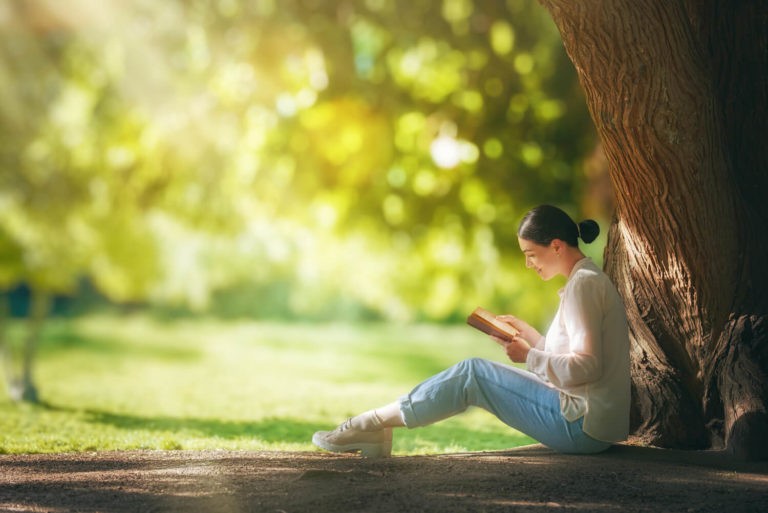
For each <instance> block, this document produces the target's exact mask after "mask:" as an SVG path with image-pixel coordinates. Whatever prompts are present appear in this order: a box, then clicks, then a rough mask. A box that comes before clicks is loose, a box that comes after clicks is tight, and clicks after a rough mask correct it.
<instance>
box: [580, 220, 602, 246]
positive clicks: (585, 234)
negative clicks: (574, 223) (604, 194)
mask: <svg viewBox="0 0 768 513" xmlns="http://www.w3.org/2000/svg"><path fill="white" fill-rule="evenodd" d="M599 234H600V225H598V224H597V222H596V221H594V220H592V219H585V220H584V221H582V222H580V223H579V237H581V240H583V241H584V242H586V243H587V244H589V243H590V242H592V241H593V240H595V239H596V238H597V236H598V235H599Z"/></svg>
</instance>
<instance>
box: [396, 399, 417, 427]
mask: <svg viewBox="0 0 768 513" xmlns="http://www.w3.org/2000/svg"><path fill="white" fill-rule="evenodd" d="M399 401H400V417H402V419H403V423H404V424H405V427H407V428H408V429H411V428H415V427H418V426H419V421H418V419H416V413H415V412H414V411H413V406H412V405H411V398H410V397H409V396H408V395H404V396H402V397H401V398H400V399H399Z"/></svg>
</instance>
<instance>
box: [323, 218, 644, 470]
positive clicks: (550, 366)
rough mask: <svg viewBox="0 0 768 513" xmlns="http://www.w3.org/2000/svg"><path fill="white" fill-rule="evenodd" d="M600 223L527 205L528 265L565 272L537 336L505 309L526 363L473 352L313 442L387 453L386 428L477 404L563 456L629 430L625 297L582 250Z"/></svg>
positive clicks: (509, 345)
mask: <svg viewBox="0 0 768 513" xmlns="http://www.w3.org/2000/svg"><path fill="white" fill-rule="evenodd" d="M599 230H600V228H599V227H598V225H597V223H596V222H595V221H593V220H586V221H582V222H581V223H579V224H578V225H577V224H576V223H575V222H574V221H573V220H572V219H571V218H570V217H569V216H568V214H566V213H565V212H563V211H562V210H560V209H559V208H557V207H553V206H550V205H543V206H539V207H536V208H534V209H533V210H531V211H530V212H528V213H527V214H526V215H525V217H524V218H523V220H522V222H521V223H520V227H519V229H518V232H517V236H518V242H519V244H520V249H521V250H522V251H523V254H524V255H525V264H526V267H528V268H532V269H534V270H535V271H536V272H537V273H538V274H539V276H540V277H541V278H542V279H543V280H549V279H551V278H553V277H554V276H557V275H561V276H564V277H565V278H567V282H566V284H565V287H564V288H563V289H561V291H560V306H559V308H558V310H557V313H556V314H555V317H554V320H553V321H552V324H551V326H550V328H549V330H548V331H547V334H546V336H542V335H541V334H540V333H539V332H538V331H536V329H535V328H533V327H531V326H530V325H529V324H528V323H526V322H524V321H523V320H521V319H518V318H516V317H514V316H512V315H501V316H499V317H497V319H499V320H501V321H504V322H506V323H508V324H510V325H512V326H513V327H514V328H516V329H517V330H518V331H519V334H518V335H517V336H514V337H511V338H508V339H501V338H496V337H492V338H494V340H496V342H498V343H499V344H501V345H502V346H503V347H504V349H505V351H506V354H507V356H508V357H509V358H510V360H512V361H513V362H518V363H523V362H524V363H525V364H526V367H527V370H522V369H519V368H517V367H514V366H511V365H504V364H500V363H496V362H493V361H489V360H484V359H479V358H473V359H469V360H465V361H463V362H460V363H458V364H457V365H455V366H453V367H451V368H449V369H447V370H445V371H443V372H441V373H439V374H437V375H435V376H433V377H431V378H429V379H427V380H426V381H424V382H423V383H421V384H420V385H418V386H416V388H414V389H413V390H412V391H411V392H410V393H409V394H407V395H404V396H403V397H401V398H400V399H399V400H398V401H396V402H394V403H391V404H388V405H386V406H383V407H381V408H376V409H374V410H370V411H367V412H365V413H362V414H360V415H357V416H356V417H352V418H351V419H348V420H347V421H346V422H344V423H343V424H341V425H340V426H339V427H337V428H336V429H334V430H333V431H319V432H317V433H315V435H314V436H313V437H312V441H313V442H314V444H315V445H317V446H319V447H321V448H323V449H325V450H328V451H333V452H353V451H360V452H361V453H362V455H363V456H368V457H380V456H388V455H389V454H390V452H391V448H392V428H395V427H401V426H407V427H408V428H415V427H420V426H426V425H428V424H432V423H434V422H437V421H440V420H443V419H445V418H448V417H451V416H453V415H457V414H459V413H461V412H463V411H464V410H466V409H467V408H468V407H469V406H479V407H481V408H483V409H485V410H487V411H489V412H491V413H492V414H494V415H495V416H496V417H498V418H499V419H500V420H501V421H502V422H504V423H505V424H507V425H508V426H510V427H512V428H514V429H517V430H518V431H521V432H523V433H525V434H527V435H528V436H530V437H532V438H534V439H536V440H538V441H539V442H541V443H543V444H544V445H546V446H548V447H550V448H552V449H554V450H556V451H559V452H563V453H584V454H588V453H597V452H600V451H604V450H605V449H607V448H608V447H610V445H611V443H612V442H618V441H621V440H624V439H626V437H627V435H628V431H629V401H630V377H629V335H628V330H627V321H626V314H625V311H624V306H623V304H622V301H621V298H620V296H619V294H618V292H617V291H616V288H615V286H614V285H613V283H611V281H610V279H609V278H608V276H606V275H605V274H604V273H603V272H602V271H601V270H600V268H598V267H597V266H596V265H595V264H594V263H593V262H592V260H591V259H590V258H588V257H585V256H584V254H583V253H582V252H581V250H580V249H579V245H578V239H579V238H581V239H582V240H583V241H584V242H586V243H590V242H592V241H593V240H595V238H596V237H597V235H598V233H599Z"/></svg>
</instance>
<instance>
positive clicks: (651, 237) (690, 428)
mask: <svg viewBox="0 0 768 513" xmlns="http://www.w3.org/2000/svg"><path fill="white" fill-rule="evenodd" d="M541 3H542V4H543V5H544V6H545V7H546V8H547V9H549V11H550V13H551V14H552V16H553V19H554V20H555V23H556V24H557V26H558V28H559V30H560V33H561V35H562V37H563V41H564V44H565V48H566V51H567V52H568V54H569V56H570V58H571V60H572V61H573V63H574V65H575V67H576V71H577V73H578V76H579V80H580V82H581V84H582V87H583V89H584V91H585V94H586V98H587V103H588V106H589V109H590V113H591V115H592V118H593V120H594V122H595V125H596V127H597V131H598V134H599V137H600V139H601V142H602V144H603V147H604V149H605V153H606V157H607V160H608V164H609V171H610V176H611V181H612V184H613V188H614V193H615V196H616V197H615V204H616V212H615V218H614V221H613V224H612V226H611V229H610V232H609V244H608V247H607V248H606V259H605V260H606V270H607V272H608V273H609V274H610V275H611V277H612V278H613V279H614V281H615V282H616V284H617V286H618V287H619V291H620V292H621V294H622V296H623V297H624V299H625V302H626V305H627V312H628V316H629V321H630V332H631V338H632V378H633V392H634V407H633V412H632V424H633V428H634V430H635V433H636V435H637V436H638V437H639V438H640V439H641V440H642V441H644V442H646V443H649V444H653V445H659V446H663V447H678V448H704V447H722V446H723V445H725V446H727V447H728V449H729V450H731V451H732V452H733V453H734V454H736V455H738V456H739V457H743V458H748V457H751V458H766V457H768V439H767V438H766V437H765V436H763V434H764V433H765V432H766V431H768V410H767V405H768V330H767V329H766V312H768V306H767V305H768V298H767V295H766V290H768V267H766V262H768V243H767V242H766V240H765V237H764V236H760V235H761V234H762V233H764V232H765V227H766V226H768V201H765V197H766V192H768V177H767V176H766V170H768V151H766V147H767V146H768V145H767V144H766V141H768V138H767V137H766V136H767V135H768V129H767V128H766V123H765V121H764V116H765V112H766V108H767V107H768V81H767V80H766V73H767V72H768V44H766V43H767V41H768V40H767V36H766V26H768V24H767V21H768V4H766V3H765V2H762V1H758V0H736V1H734V2H725V1H721V2H715V1H709V2H700V1H698V0H696V1H694V0H690V1H688V2H686V1H682V0H677V1H673V0H670V1H663V2H662V1H656V0H616V1H614V2H603V1H601V0H582V1H579V2H571V1H563V0H541Z"/></svg>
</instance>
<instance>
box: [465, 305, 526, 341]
mask: <svg viewBox="0 0 768 513" xmlns="http://www.w3.org/2000/svg"><path fill="white" fill-rule="evenodd" d="M467 324H469V325H470V326H472V327H473V328H477V329H479V330H480V331H482V332H483V333H486V334H488V335H493V336H495V337H499V338H503V339H506V340H509V339H511V338H512V337H514V336H515V335H517V334H518V333H520V332H519V331H518V330H516V329H515V327H514V326H512V325H511V324H508V323H506V322H503V321H500V320H498V319H496V316H495V315H494V314H492V313H491V312H489V311H488V310H486V309H485V308H481V307H479V306H478V307H477V308H475V310H474V311H473V312H472V313H471V314H470V315H469V317H467Z"/></svg>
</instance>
